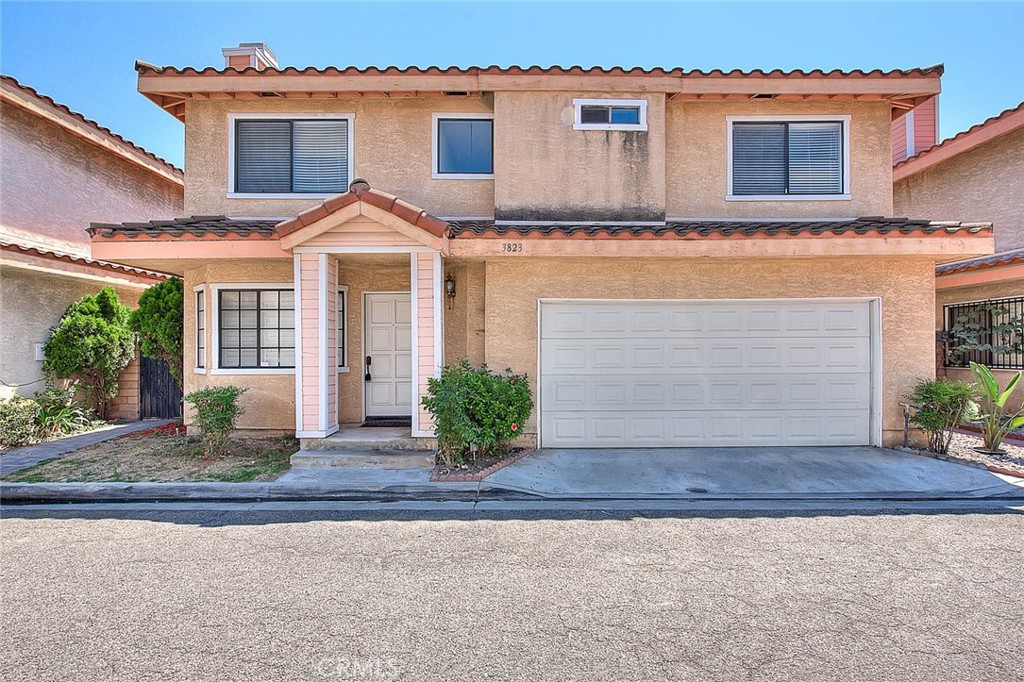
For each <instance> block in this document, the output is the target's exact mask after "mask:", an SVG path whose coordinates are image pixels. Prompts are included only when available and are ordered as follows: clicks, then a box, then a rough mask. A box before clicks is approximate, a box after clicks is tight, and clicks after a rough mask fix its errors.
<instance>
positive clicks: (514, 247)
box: [501, 242, 523, 253]
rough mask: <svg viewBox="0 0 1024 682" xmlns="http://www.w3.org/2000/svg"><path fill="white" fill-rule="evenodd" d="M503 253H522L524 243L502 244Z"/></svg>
mask: <svg viewBox="0 0 1024 682" xmlns="http://www.w3.org/2000/svg"><path fill="white" fill-rule="evenodd" d="M501 252H502V253H522V252H523V244H522V242H502V244H501Z"/></svg>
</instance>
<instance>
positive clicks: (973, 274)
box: [935, 263, 1024, 289]
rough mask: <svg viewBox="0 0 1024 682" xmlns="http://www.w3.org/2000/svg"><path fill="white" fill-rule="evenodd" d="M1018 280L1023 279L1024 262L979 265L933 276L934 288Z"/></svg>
mask: <svg viewBox="0 0 1024 682" xmlns="http://www.w3.org/2000/svg"><path fill="white" fill-rule="evenodd" d="M1020 280H1024V263H1013V264H1010V265H1003V266H993V267H981V268H975V269H972V270H967V271H961V272H952V273H949V274H943V275H938V276H936V278H935V288H936V289H957V288H960V287H969V286H977V285H980V284H997V283H999V282H1010V281H1020Z"/></svg>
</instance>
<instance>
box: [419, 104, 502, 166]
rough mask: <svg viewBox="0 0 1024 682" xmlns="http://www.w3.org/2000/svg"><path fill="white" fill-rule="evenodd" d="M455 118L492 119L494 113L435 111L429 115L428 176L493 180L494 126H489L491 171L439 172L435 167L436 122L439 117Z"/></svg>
mask: <svg viewBox="0 0 1024 682" xmlns="http://www.w3.org/2000/svg"><path fill="white" fill-rule="evenodd" d="M447 118H457V119H467V120H471V121H472V120H477V121H494V114H488V113H486V112H483V113H476V114H472V113H448V112H445V111H435V112H434V113H432V114H431V115H430V177H431V178H432V179H434V180H493V179H494V172H493V170H494V126H493V125H492V126H491V171H492V172H490V173H440V172H438V169H437V164H438V161H439V159H438V155H437V141H438V140H437V137H438V122H439V121H440V120H441V119H447Z"/></svg>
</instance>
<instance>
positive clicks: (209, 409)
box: [185, 386, 249, 457]
mask: <svg viewBox="0 0 1024 682" xmlns="http://www.w3.org/2000/svg"><path fill="white" fill-rule="evenodd" d="M247 390H249V389H247V388H240V387H238V386H214V387H210V388H202V389H200V390H198V391H193V392H192V393H189V394H188V395H187V396H185V402H187V403H189V404H190V405H192V407H193V408H194V409H195V413H196V414H195V424H196V426H198V427H199V433H200V434H201V435H202V438H203V451H204V453H205V455H206V456H207V457H215V456H217V455H220V454H222V453H223V452H224V446H225V444H226V443H227V441H228V438H229V437H230V436H231V432H232V431H234V430H235V420H237V419H238V417H239V416H240V415H241V414H242V413H243V412H244V410H243V408H242V406H241V405H239V404H238V399H239V398H240V397H241V396H242V394H243V393H245V392H246V391H247Z"/></svg>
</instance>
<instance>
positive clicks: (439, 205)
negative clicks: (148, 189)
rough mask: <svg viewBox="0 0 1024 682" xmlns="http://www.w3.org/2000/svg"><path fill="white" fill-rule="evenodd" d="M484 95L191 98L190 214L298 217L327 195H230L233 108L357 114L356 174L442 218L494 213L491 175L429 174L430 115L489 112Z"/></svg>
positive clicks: (188, 141) (187, 146) (188, 150)
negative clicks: (474, 177)
mask: <svg viewBox="0 0 1024 682" xmlns="http://www.w3.org/2000/svg"><path fill="white" fill-rule="evenodd" d="M490 111H491V108H490V106H489V105H488V103H487V102H486V101H485V100H484V99H483V98H468V97H467V98H453V97H444V98H442V97H430V98H408V97H402V98H395V99H385V98H363V99H349V100H345V99H307V100H253V101H246V100H230V101H227V100H202V101H200V100H189V101H188V103H187V105H186V114H185V115H186V121H187V125H186V126H185V165H186V166H187V167H188V174H187V176H186V179H185V182H186V192H185V213H186V214H188V215H219V214H225V215H234V216H263V215H265V216H281V217H284V216H294V215H295V214H297V213H299V212H300V211H302V210H304V209H306V208H309V207H310V206H314V205H316V204H318V203H320V201H322V199H228V198H227V194H228V192H229V187H228V135H229V126H228V114H229V113H251V112H265V113H291V114H302V113H337V114H355V122H354V125H353V136H354V153H353V157H352V158H353V164H354V165H353V177H354V178H358V177H361V178H365V179H366V180H367V181H369V183H370V185H371V186H372V187H376V188H378V189H380V190H383V191H385V192H389V193H391V194H394V195H396V196H398V197H401V198H402V199H404V200H405V201H408V202H409V203H411V204H413V205H416V206H419V207H420V208H423V209H424V210H426V211H428V212H429V213H431V214H433V215H436V216H447V217H458V216H490V215H491V211H492V207H493V205H494V181H493V180H434V179H431V177H430V176H431V173H430V164H431V155H430V146H431V114H432V113H434V112H455V113H476V112H479V113H490Z"/></svg>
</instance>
